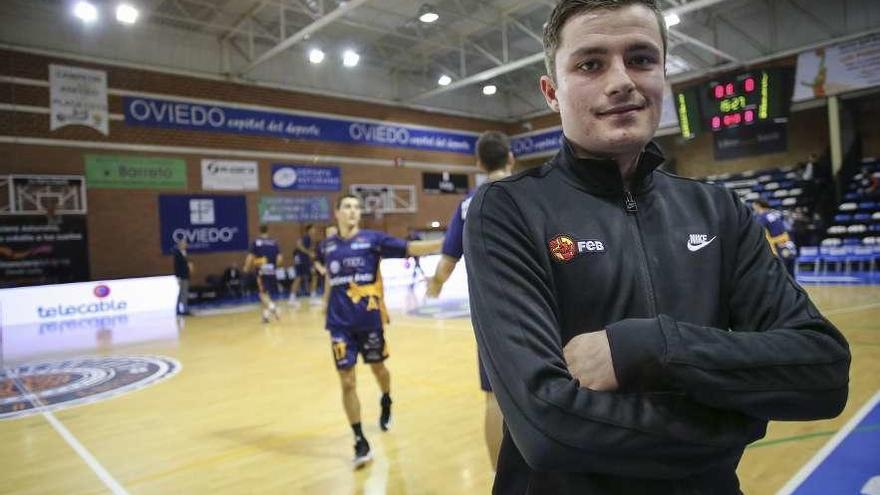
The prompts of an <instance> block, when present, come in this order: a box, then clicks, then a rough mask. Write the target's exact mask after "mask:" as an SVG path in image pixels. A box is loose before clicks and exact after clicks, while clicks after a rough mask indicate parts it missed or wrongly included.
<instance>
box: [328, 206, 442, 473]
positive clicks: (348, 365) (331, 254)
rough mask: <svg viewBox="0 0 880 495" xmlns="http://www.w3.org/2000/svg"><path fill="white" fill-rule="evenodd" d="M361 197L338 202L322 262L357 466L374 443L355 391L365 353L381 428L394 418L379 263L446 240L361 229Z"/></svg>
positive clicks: (330, 327) (434, 247) (430, 250)
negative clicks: (359, 362) (374, 384)
mask: <svg viewBox="0 0 880 495" xmlns="http://www.w3.org/2000/svg"><path fill="white" fill-rule="evenodd" d="M360 221H361V201H360V199H359V198H358V197H357V196H353V195H344V196H342V197H341V198H339V200H338V201H337V203H336V222H337V224H338V227H339V234H338V235H337V236H335V237H332V238H330V239H327V241H326V242H325V244H324V246H323V249H322V253H321V254H322V258H323V259H322V260H321V261H322V262H323V264H324V266H326V268H327V275H326V283H325V287H326V289H325V292H326V293H327V296H326V297H327V320H326V328H327V330H328V331H329V332H330V339H331V346H332V350H333V357H334V360H335V361H336V369H337V370H338V371H339V378H340V382H341V385H342V404H343V406H344V408H345V414H346V416H347V417H348V422H349V423H350V424H351V429H352V431H353V432H354V438H355V445H354V451H355V454H354V465H355V468H359V467H361V466H363V465H365V464H366V463H368V462H369V461H370V460H371V459H372V457H373V456H372V453H371V452H370V444H369V443H368V442H367V439H366V437H365V436H364V433H363V430H362V429H361V404H360V399H359V398H358V395H357V389H356V387H355V384H356V375H355V367H354V365H355V364H356V363H357V356H358V354H361V355H362V356H363V360H364V362H365V363H367V364H369V365H370V368H371V369H372V371H373V375H374V376H375V377H376V381H377V382H378V383H379V388H380V389H381V390H382V399H381V401H380V404H381V406H382V413H381V416H380V418H379V427H380V428H381V429H382V431H387V430H388V428H389V426H390V422H391V395H390V393H391V375H390V373H389V372H388V368H386V367H385V363H384V361H385V359H386V358H388V350H387V349H386V346H385V333H384V330H383V324H384V323H385V322H387V321H388V320H387V316H386V315H385V314H384V313H385V310H384V308H385V305H384V302H383V290H382V279H381V275H380V274H379V262H380V261H381V259H382V258H406V257H410V256H423V255H426V254H431V253H436V252H438V251H439V250H440V246H441V245H442V240H435V241H412V242H407V241H405V240H403V239H399V238H397V237H392V236H390V235H388V234H385V233H384V232H378V231H375V230H361V229H360Z"/></svg>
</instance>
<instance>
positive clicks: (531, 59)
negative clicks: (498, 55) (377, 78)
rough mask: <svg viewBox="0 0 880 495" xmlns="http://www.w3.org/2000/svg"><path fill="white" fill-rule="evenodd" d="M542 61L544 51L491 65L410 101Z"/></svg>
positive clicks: (486, 79)
mask: <svg viewBox="0 0 880 495" xmlns="http://www.w3.org/2000/svg"><path fill="white" fill-rule="evenodd" d="M543 61H544V52H541V53H535V54H532V55H529V56H528V57H524V58H521V59H519V60H514V61H513V62H510V63H507V64H504V65H499V66H498V67H492V68H491V69H488V70H484V71H483V72H480V73H477V74H474V75H472V76H470V77H466V78H464V79H460V80H458V81H454V82H453V83H452V84H450V85H449V86H443V87H439V88H436V89H432V90H431V91H427V92H424V93H421V94H419V95H416V96H414V97H412V98H410V101H413V100H421V99H423V98H430V97H432V96H437V95H439V94H442V93H446V92H449V91H452V90H455V89H458V88H463V87H465V86H470V85H471V84H474V83H480V82H484V81H488V80H490V79H492V78H494V77H498V76H500V75H502V74H507V73H508V72H513V71H515V70H519V69H521V68H523V67H528V66H529V65H532V64H536V63H538V62H543Z"/></svg>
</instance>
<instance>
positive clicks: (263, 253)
mask: <svg viewBox="0 0 880 495" xmlns="http://www.w3.org/2000/svg"><path fill="white" fill-rule="evenodd" d="M281 260H282V256H281V251H280V249H279V248H278V242H276V241H275V239H271V238H270V237H269V227H268V226H267V225H260V236H259V237H257V238H256V240H254V242H253V244H251V252H250V253H248V255H247V258H245V260H244V271H245V273H247V272H250V271H251V270H252V269H253V270H256V276H257V289H258V290H259V294H260V302H262V303H263V323H268V322H269V316H270V315H271V316H274V317H275V319H276V320H280V319H281V317H280V315H279V314H278V308H277V307H276V306H275V302H273V301H272V297H273V296H275V295H277V294H278V281H277V280H276V278H275V269H276V268H277V267H279V266H281Z"/></svg>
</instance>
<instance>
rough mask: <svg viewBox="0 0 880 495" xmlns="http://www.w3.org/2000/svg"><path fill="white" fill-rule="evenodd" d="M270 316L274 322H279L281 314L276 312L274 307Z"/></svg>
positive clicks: (276, 307)
mask: <svg viewBox="0 0 880 495" xmlns="http://www.w3.org/2000/svg"><path fill="white" fill-rule="evenodd" d="M271 312H272V316H274V317H275V321H281V312H280V311H278V306H275V307H273V308H272V310H271Z"/></svg>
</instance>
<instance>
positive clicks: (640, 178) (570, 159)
mask: <svg viewBox="0 0 880 495" xmlns="http://www.w3.org/2000/svg"><path fill="white" fill-rule="evenodd" d="M665 161H666V157H665V156H663V152H662V151H661V150H660V147H659V146H657V144H656V143H654V142H653V141H651V142H650V143H648V145H647V146H645V149H644V150H643V151H642V154H641V156H640V157H639V163H638V165H636V171H635V174H634V176H633V181H632V187H631V189H632V192H633V193H636V194H639V193H643V192H647V191H648V190H650V189H651V187H652V186H653V182H654V181H653V176H654V174H653V172H654V169H656V168H657V167H659V166H660V165H662V164H663V162H665ZM553 164H554V166H558V167H560V168H561V169H562V170H563V171H564V172H565V175H566V176H568V177H569V178H571V179H572V180H574V181H575V182H576V183H577V184H578V185H579V186H581V187H582V188H584V189H586V191H587V192H589V193H591V194H597V195H602V196H612V195H621V194H623V192H624V190H625V188H624V183H623V177H621V175H620V170H619V169H618V167H617V162H615V161H614V160H610V159H594V158H579V157H577V155H575V153H574V148H573V146H572V145H571V143H570V142H569V141H568V138H563V143H562V149H561V150H559V153H558V154H557V155H556V157H555V158H554V159H553Z"/></svg>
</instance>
